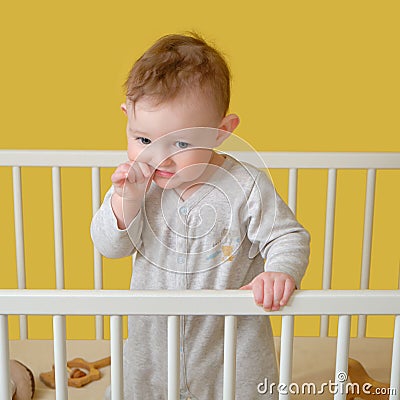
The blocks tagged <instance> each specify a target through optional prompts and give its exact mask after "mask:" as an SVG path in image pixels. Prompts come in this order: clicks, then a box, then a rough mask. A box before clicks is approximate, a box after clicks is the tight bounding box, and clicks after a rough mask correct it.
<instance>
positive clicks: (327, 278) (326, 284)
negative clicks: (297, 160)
mask: <svg viewBox="0 0 400 400" xmlns="http://www.w3.org/2000/svg"><path fill="white" fill-rule="evenodd" d="M336 180H337V171H336V169H333V168H331V169H329V170H328V187H327V194H326V220H325V244H324V267H323V278H322V288H323V289H330V288H331V280H332V254H333V235H334V228H335V202H336ZM328 326H329V317H328V316H326V315H321V325H320V336H321V337H326V336H328Z"/></svg>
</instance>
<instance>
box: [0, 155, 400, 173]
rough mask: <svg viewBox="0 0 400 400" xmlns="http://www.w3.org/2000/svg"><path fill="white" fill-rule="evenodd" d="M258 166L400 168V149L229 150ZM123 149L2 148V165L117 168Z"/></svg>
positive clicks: (121, 158) (124, 157) (0, 163)
mask: <svg viewBox="0 0 400 400" xmlns="http://www.w3.org/2000/svg"><path fill="white" fill-rule="evenodd" d="M228 153H229V154H230V155H232V156H233V157H235V158H237V159H240V160H241V161H244V162H250V163H252V164H254V165H255V166H256V167H258V168H265V167H268V168H340V169H368V168H376V169H399V168H400V152H357V153H356V152H279V151H276V152H275V151H274V152H267V151H260V152H250V151H240V152H238V151H228ZM126 157H127V156H126V152H125V151H122V150H0V166H3V167H4V166H18V167H27V166H31V167H53V166H59V167H115V166H116V165H118V164H120V163H121V162H124V161H125V160H126Z"/></svg>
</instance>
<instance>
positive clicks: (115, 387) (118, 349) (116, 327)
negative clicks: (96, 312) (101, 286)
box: [110, 315, 124, 400]
mask: <svg viewBox="0 0 400 400" xmlns="http://www.w3.org/2000/svg"><path fill="white" fill-rule="evenodd" d="M122 340H123V337H122V317H121V316H119V315H112V316H111V317H110V341H111V400H123V398H124V381H123V363H122V353H123V346H122Z"/></svg>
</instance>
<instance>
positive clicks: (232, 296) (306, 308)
mask: <svg viewBox="0 0 400 400" xmlns="http://www.w3.org/2000/svg"><path fill="white" fill-rule="evenodd" d="M0 309H1V312H2V315H1V316H0V344H2V345H4V346H2V351H1V352H0V366H3V367H4V373H3V374H1V375H0V400H6V399H7V400H8V397H7V396H8V391H7V390H6V389H4V388H7V387H8V386H7V385H8V378H9V375H8V369H7V367H6V366H7V365H8V364H7V357H8V326H7V315H19V314H21V313H25V314H28V315H38V314H40V315H55V317H54V319H55V322H54V329H55V333H56V331H60V332H61V333H58V334H56V335H55V337H56V338H58V340H57V339H56V340H57V341H58V343H57V344H55V350H56V348H57V351H58V352H59V354H58V355H56V361H55V369H56V379H58V380H57V382H58V383H60V382H61V383H62V384H61V385H59V389H58V390H57V393H56V398H57V400H64V399H66V398H67V397H66V396H67V394H66V387H67V382H66V380H65V361H66V355H65V337H64V336H63V335H64V332H65V326H63V321H64V316H65V315H96V314H97V315H112V317H111V357H112V364H111V365H112V369H111V382H112V389H111V394H112V399H113V400H121V399H122V397H123V382H122V376H123V375H122V370H123V366H122V323H121V318H122V316H123V315H142V314H146V315H167V316H169V323H168V338H169V339H168V351H169V355H168V357H169V363H168V366H169V368H170V370H169V378H168V382H169V387H170V388H169V391H168V393H169V395H168V399H169V400H177V399H178V395H179V390H178V389H179V385H178V382H179V316H180V315H225V316H228V317H226V324H225V329H226V331H225V346H224V348H225V352H228V354H225V364H227V363H228V365H224V367H225V368H224V400H233V399H234V398H235V397H234V395H235V382H234V377H235V365H234V360H235V358H236V357H235V343H236V327H235V325H236V321H235V318H236V317H234V316H237V315H267V314H269V315H271V314H274V315H283V316H290V317H292V316H294V315H321V314H326V315H339V328H338V329H339V332H338V342H337V343H338V344H337V361H336V384H337V385H338V387H339V388H340V387H341V386H340V385H341V384H344V383H345V380H343V379H341V376H340V373H341V374H347V356H348V344H349V336H350V315H366V314H368V315H400V291H398V290H373V291H371V290H359V291H352V290H312V291H301V290H300V291H297V292H296V293H295V294H294V295H293V297H292V298H291V300H290V302H289V304H288V305H287V306H286V307H284V308H283V309H282V310H280V311H275V312H269V313H267V312H265V311H264V310H263V309H262V308H261V307H258V306H256V305H255V303H254V300H253V295H252V293H251V291H241V290H223V291H216V290H204V291H203V290H202V291H198V290H194V291H130V290H126V291H125V290H114V291H110V290H0ZM59 316H63V317H62V319H60V317H59ZM285 318H286V317H284V318H283V320H284V321H285ZM289 322H290V320H289ZM289 325H290V324H289ZM399 325H400V324H399V317H396V325H395V332H394V339H393V340H394V342H393V355H392V365H393V368H392V374H391V375H392V376H391V383H390V386H391V388H393V389H396V390H397V392H396V394H392V395H391V398H390V399H391V400H394V399H399V393H400V387H399V379H398V376H397V375H398V371H399V360H400V354H398V353H399V352H400V335H399ZM291 335H292V327H290V329H282V346H283V347H282V351H281V363H280V376H281V378H282V380H283V383H286V384H288V383H289V382H290V374H291V361H292V360H291V358H292V351H291V349H288V348H287V347H288V343H291ZM60 340H61V341H63V342H64V344H63V343H60ZM289 347H291V346H289ZM396 374H397V375H396ZM1 388H3V389H1ZM288 398H290V397H289V394H285V393H282V394H280V399H288ZM339 399H345V393H344V392H343V393H341V392H340V391H338V393H336V394H335V400H339Z"/></svg>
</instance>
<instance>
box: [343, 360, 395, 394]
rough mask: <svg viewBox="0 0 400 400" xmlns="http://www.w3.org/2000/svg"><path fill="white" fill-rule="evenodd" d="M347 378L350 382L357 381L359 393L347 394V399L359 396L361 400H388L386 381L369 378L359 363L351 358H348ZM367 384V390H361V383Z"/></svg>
mask: <svg viewBox="0 0 400 400" xmlns="http://www.w3.org/2000/svg"><path fill="white" fill-rule="evenodd" d="M348 366H349V368H348V371H349V374H348V375H349V379H350V380H351V382H352V383H357V384H358V387H359V389H360V393H359V394H355V393H354V394H353V393H349V394H347V397H346V399H347V400H354V399H356V398H360V399H363V400H368V399H374V400H388V399H389V385H388V384H387V383H383V382H378V381H376V380H375V379H373V378H371V377H370V376H369V375H368V374H367V371H366V370H365V368H364V367H363V366H362V365H361V363H360V362H359V361H357V360H354V359H353V358H349V364H348ZM365 384H368V392H369V393H366V392H365V391H363V390H362V388H363V385H365Z"/></svg>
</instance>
